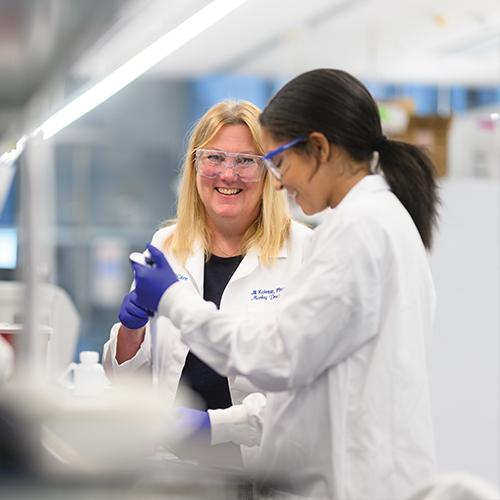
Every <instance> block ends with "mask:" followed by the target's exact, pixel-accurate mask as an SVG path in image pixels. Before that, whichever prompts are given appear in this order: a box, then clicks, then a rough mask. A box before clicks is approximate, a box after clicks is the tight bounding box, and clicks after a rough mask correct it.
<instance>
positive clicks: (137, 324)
mask: <svg viewBox="0 0 500 500" xmlns="http://www.w3.org/2000/svg"><path fill="white" fill-rule="evenodd" d="M149 316H150V315H149V314H148V312H147V311H146V310H145V309H143V308H142V307H141V306H140V305H139V304H137V292H136V291H135V290H132V291H131V292H129V293H127V295H125V297H123V301H122V305H121V306H120V311H119V312H118V319H119V320H120V322H121V324H122V325H123V326H126V327H127V328H130V329H131V330H138V329H139V328H142V327H143V326H144V325H145V324H146V323H147V322H148V320H149Z"/></svg>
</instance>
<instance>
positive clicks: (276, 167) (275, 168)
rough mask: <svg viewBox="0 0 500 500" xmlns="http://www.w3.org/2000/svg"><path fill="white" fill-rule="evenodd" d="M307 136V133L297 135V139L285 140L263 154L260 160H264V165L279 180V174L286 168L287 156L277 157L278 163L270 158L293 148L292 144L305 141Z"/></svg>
mask: <svg viewBox="0 0 500 500" xmlns="http://www.w3.org/2000/svg"><path fill="white" fill-rule="evenodd" d="M307 137H308V136H307V135H303V136H301V137H297V139H294V140H293V141H290V142H287V143H286V144H283V145H282V146H280V147H279V148H276V149H274V150H273V151H270V152H269V153H267V155H265V156H264V157H263V158H262V161H263V162H264V164H265V166H266V167H267V168H268V170H269V171H270V172H271V173H272V174H273V175H274V177H276V179H278V180H279V181H280V180H281V176H282V175H283V172H284V171H285V170H286V166H287V165H288V158H287V157H286V155H283V156H282V157H281V158H280V159H279V161H278V163H275V162H274V161H273V160H272V159H271V158H274V157H275V156H278V155H279V154H281V153H284V152H285V151H286V150H287V149H290V148H293V146H296V145H297V144H299V143H301V142H303V141H305V140H306V139H307Z"/></svg>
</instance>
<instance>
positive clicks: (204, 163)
mask: <svg viewBox="0 0 500 500" xmlns="http://www.w3.org/2000/svg"><path fill="white" fill-rule="evenodd" d="M228 165H231V168H232V169H233V172H234V175H235V176H236V177H237V178H238V179H240V180H241V181H243V182H257V181H260V180H261V179H262V176H263V175H264V161H263V157H262V156H258V155H248V154H244V153H226V152H224V151H215V150H212V149H197V150H196V171H197V172H198V173H199V174H200V175H201V176H203V177H208V178H209V179H213V178H215V177H220V176H221V175H222V174H223V173H224V172H225V171H226V168H227V167H228Z"/></svg>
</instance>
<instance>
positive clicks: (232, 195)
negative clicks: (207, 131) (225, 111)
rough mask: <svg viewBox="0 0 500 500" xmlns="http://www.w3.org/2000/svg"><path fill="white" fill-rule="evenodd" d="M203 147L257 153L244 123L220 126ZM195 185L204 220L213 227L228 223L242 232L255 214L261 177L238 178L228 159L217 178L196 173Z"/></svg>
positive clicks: (228, 151)
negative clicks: (247, 180) (249, 180)
mask: <svg viewBox="0 0 500 500" xmlns="http://www.w3.org/2000/svg"><path fill="white" fill-rule="evenodd" d="M204 149H213V150H217V151H224V152H226V153H246V154H252V155H258V154H259V152H258V150H257V148H256V147H255V145H254V143H253V139H252V134H251V132H250V129H249V128H248V127H247V126H246V125H223V126H222V127H221V128H220V130H219V131H218V132H217V134H215V136H214V138H213V139H212V140H211V141H210V142H209V143H208V144H207V145H206V146H205V147H204ZM196 186H197V189H198V193H199V195H200V198H201V201H202V202H203V205H204V206H205V211H206V214H207V223H208V225H209V226H210V227H212V228H213V229H215V228H217V229H218V230H221V229H222V230H223V229H224V228H225V227H229V226H231V227H237V228H238V230H241V231H242V232H244V231H246V230H247V229H248V227H250V225H251V224H252V222H253V221H254V220H255V219H256V218H257V216H258V215H259V210H260V204H261V200H262V190H263V186H264V180H263V179H261V180H260V181H258V182H247V183H245V182H243V181H241V180H240V179H238V177H236V176H235V175H234V172H233V169H232V168H231V162H229V164H228V166H227V168H226V169H225V171H224V173H223V174H221V175H220V176H219V177H215V178H213V179H210V178H207V177H203V176H201V175H199V174H197V175H196Z"/></svg>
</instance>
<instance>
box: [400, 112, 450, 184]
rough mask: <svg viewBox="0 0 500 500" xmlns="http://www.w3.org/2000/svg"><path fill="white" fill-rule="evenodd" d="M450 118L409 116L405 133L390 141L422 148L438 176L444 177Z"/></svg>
mask: <svg viewBox="0 0 500 500" xmlns="http://www.w3.org/2000/svg"><path fill="white" fill-rule="evenodd" d="M450 124H451V117H447V118H442V117H440V116H410V120H409V123H408V128H407V130H406V132H405V133H404V134H402V135H399V136H397V137H392V139H398V140H402V141H406V142H410V143H411V144H415V145H417V146H423V147H424V148H425V149H426V150H427V152H428V153H429V156H430V157H431V158H432V160H433V161H434V163H435V164H436V168H437V171H438V174H439V175H440V176H445V175H446V172H447V161H448V130H449V128H450Z"/></svg>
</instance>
